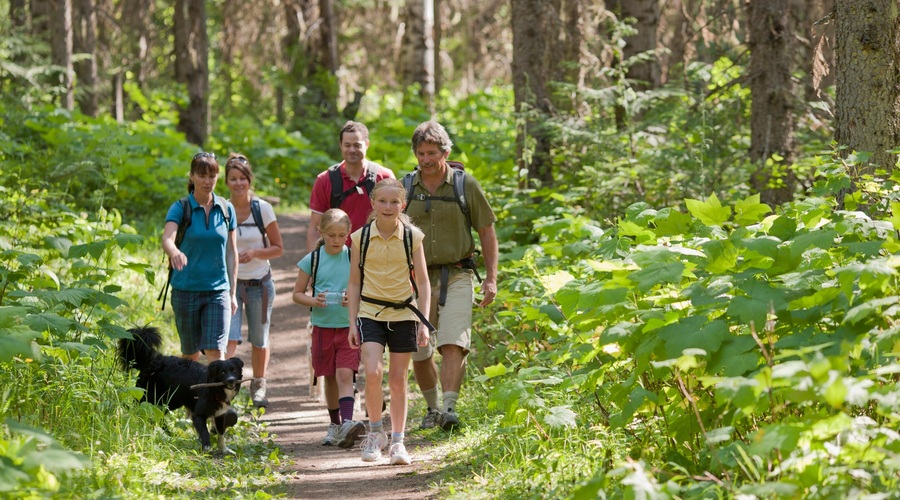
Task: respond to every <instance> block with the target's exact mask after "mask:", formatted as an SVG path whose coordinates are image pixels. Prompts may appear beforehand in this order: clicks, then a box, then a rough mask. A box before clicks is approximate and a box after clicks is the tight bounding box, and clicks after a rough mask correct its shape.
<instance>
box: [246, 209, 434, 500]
mask: <svg viewBox="0 0 900 500" xmlns="http://www.w3.org/2000/svg"><path fill="white" fill-rule="evenodd" d="M308 223H309V217H308V216H307V215H279V216H278V225H279V227H280V229H281V234H282V237H283V238H284V247H285V251H284V255H283V256H282V257H281V258H279V259H275V260H273V261H272V271H273V276H274V278H275V280H276V284H275V288H276V295H277V297H276V300H275V309H274V311H273V313H272V329H271V331H270V342H271V346H272V355H271V360H270V362H269V370H268V374H267V378H268V398H269V406H268V408H267V413H266V414H265V415H264V416H263V417H262V420H264V421H266V422H268V428H269V430H270V431H271V432H272V433H274V434H275V435H276V438H275V441H276V442H277V443H278V444H279V445H280V446H281V449H282V451H283V453H284V455H285V456H286V457H289V458H293V459H294V462H295V463H294V465H292V466H290V467H289V470H295V471H296V472H295V473H294V474H293V476H292V480H291V482H290V483H289V484H288V485H287V490H286V495H287V497H288V498H303V499H319V498H366V499H368V500H380V499H385V500H387V499H405V498H428V497H430V496H434V493H435V492H434V491H433V490H431V489H430V488H429V486H428V485H429V484H430V483H432V482H433V480H434V478H433V476H434V471H435V470H436V467H435V464H434V457H433V456H432V455H431V450H430V449H429V447H428V443H427V442H425V441H423V440H421V439H419V438H417V437H416V436H409V435H408V434H409V431H410V430H412V429H413V428H415V427H416V426H417V425H418V416H417V415H414V414H412V413H410V417H409V420H408V423H407V439H406V444H407V448H408V450H409V452H410V455H411V456H412V458H413V463H412V465H408V466H392V465H388V462H387V459H382V460H381V461H380V462H376V465H372V464H368V463H365V462H362V461H361V460H360V449H359V448H358V447H354V448H351V449H349V450H345V449H342V448H338V447H335V446H322V445H321V444H319V443H320V441H321V439H322V437H323V436H325V431H326V429H327V427H328V412H327V411H326V410H325V405H324V403H320V402H319V401H317V400H316V399H314V398H311V397H310V396H309V382H310V381H309V376H308V364H307V356H306V351H307V342H306V340H307V334H306V324H307V321H308V319H309V310H308V309H306V308H303V307H300V306H298V305H296V304H294V303H293V302H292V301H291V293H292V291H293V288H294V281H295V280H296V279H297V267H296V266H297V262H298V261H299V260H300V259H301V258H302V256H303V254H304V250H305V248H306V228H307V225H308ZM245 338H246V337H245ZM249 349H250V348H249V344H248V343H247V342H244V343H243V344H242V345H241V346H240V347H239V348H238V353H237V354H238V356H240V357H241V358H243V359H245V360H249V359H250V352H249ZM247 368H248V369H249V363H248V364H247ZM414 391H415V384H414V383H411V384H410V393H411V396H412V393H413V392H414ZM385 415H386V412H385ZM364 417H365V415H364V414H363V413H361V412H358V413H357V414H356V415H354V418H355V419H364Z"/></svg>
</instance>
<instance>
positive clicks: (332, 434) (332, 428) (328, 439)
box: [322, 424, 341, 446]
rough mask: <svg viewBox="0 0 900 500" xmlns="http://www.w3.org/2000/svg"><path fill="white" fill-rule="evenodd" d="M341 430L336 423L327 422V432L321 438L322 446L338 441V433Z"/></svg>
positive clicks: (334, 443) (331, 444)
mask: <svg viewBox="0 0 900 500" xmlns="http://www.w3.org/2000/svg"><path fill="white" fill-rule="evenodd" d="M340 432H341V426H340V425H338V424H329V425H328V432H327V433H325V437H323V438H322V446H333V445H336V444H337V442H338V439H337V438H338V434H339V433H340Z"/></svg>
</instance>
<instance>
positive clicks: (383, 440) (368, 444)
mask: <svg viewBox="0 0 900 500" xmlns="http://www.w3.org/2000/svg"><path fill="white" fill-rule="evenodd" d="M387 444H388V437H387V434H385V433H384V432H370V433H368V434H366V438H365V439H363V442H362V445H360V448H362V461H363V462H374V461H376V460H378V459H380V458H381V452H382V451H384V448H385V447H386V446H387Z"/></svg>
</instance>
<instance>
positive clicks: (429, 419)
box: [419, 408, 441, 429]
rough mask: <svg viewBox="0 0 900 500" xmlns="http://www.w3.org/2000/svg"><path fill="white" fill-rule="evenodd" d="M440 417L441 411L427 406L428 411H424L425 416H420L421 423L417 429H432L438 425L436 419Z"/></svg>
mask: <svg viewBox="0 0 900 500" xmlns="http://www.w3.org/2000/svg"><path fill="white" fill-rule="evenodd" d="M440 419H441V411H440V410H434V409H431V408H429V409H428V412H427V413H425V417H424V418H422V423H421V424H419V429H434V428H435V427H437V426H438V420H440Z"/></svg>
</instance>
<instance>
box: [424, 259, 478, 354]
mask: <svg viewBox="0 0 900 500" xmlns="http://www.w3.org/2000/svg"><path fill="white" fill-rule="evenodd" d="M429 275H430V276H429V277H431V278H433V279H432V281H431V309H430V310H429V311H428V321H430V322H431V324H432V325H434V327H435V328H437V332H435V333H434V334H433V335H432V336H431V339H430V340H429V342H428V345H427V346H424V347H419V350H418V351H417V352H414V353H413V355H412V359H413V361H425V360H426V359H428V358H430V357H431V356H432V355H434V350H435V348H437V349H438V352H440V348H441V347H442V346H445V345H458V346H460V347H462V348H463V350H464V351H465V354H468V353H469V346H470V345H471V344H472V306H473V303H474V300H475V276H474V274H473V273H472V271H469V270H467V269H466V270H461V271H458V272H452V273H451V274H450V279H449V280H448V281H449V283H448V284H447V303H446V304H444V306H443V307H438V298H439V297H440V293H441V283H440V272H436V273H429Z"/></svg>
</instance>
